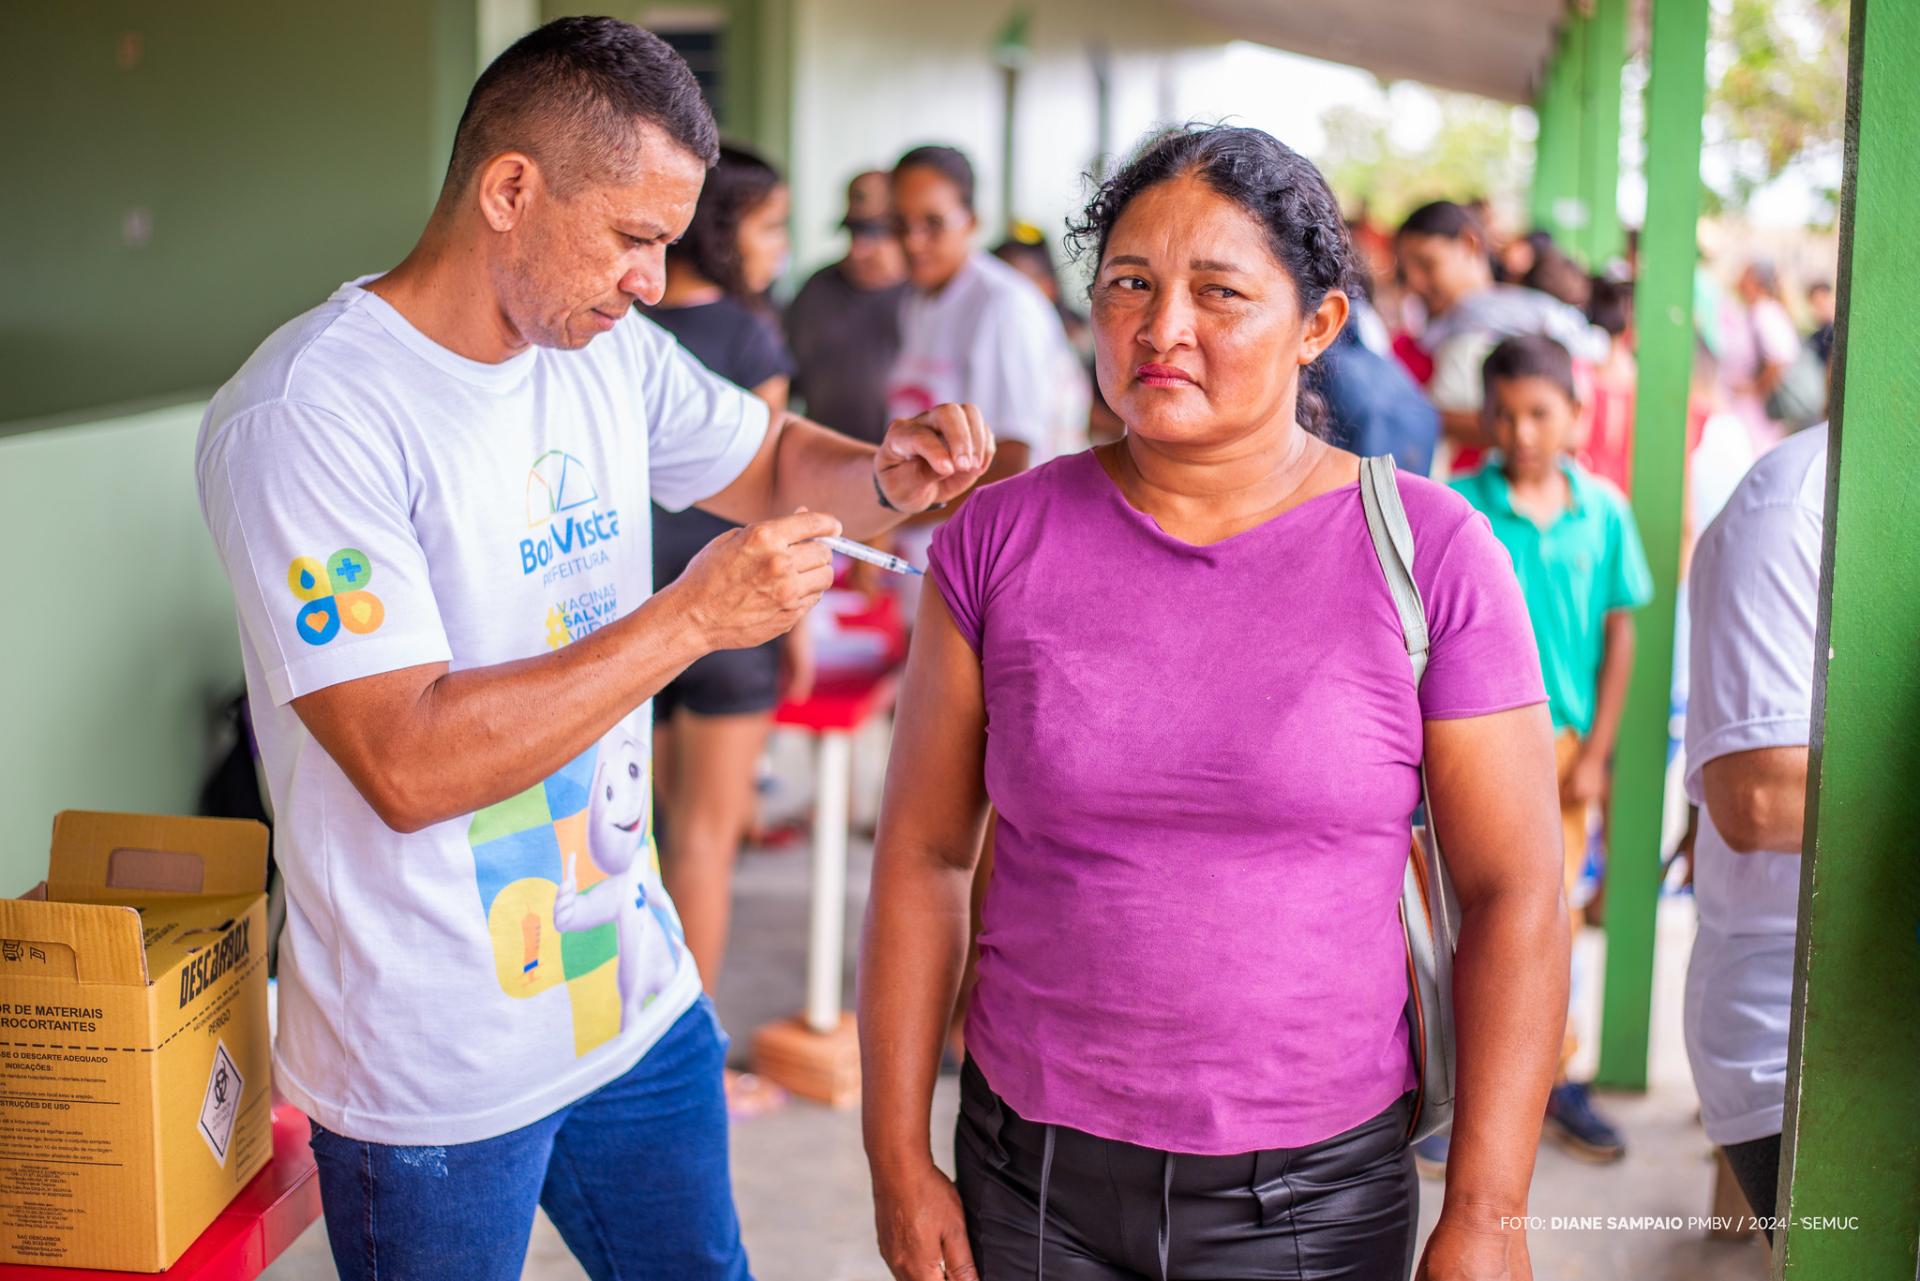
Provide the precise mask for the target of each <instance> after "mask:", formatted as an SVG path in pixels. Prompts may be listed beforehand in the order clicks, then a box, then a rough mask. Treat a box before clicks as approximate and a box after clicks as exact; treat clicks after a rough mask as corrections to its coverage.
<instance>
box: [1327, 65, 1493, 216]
mask: <svg viewBox="0 0 1920 1281" xmlns="http://www.w3.org/2000/svg"><path fill="white" fill-rule="evenodd" d="M1409 88H1411V87H1410V86H1409ZM1402 91H1403V92H1404V91H1405V90H1402ZM1432 97H1433V99H1434V104H1435V106H1436V107H1437V109H1438V112H1439V124H1438V127H1437V128H1436V129H1435V130H1434V132H1433V136H1432V137H1431V138H1423V139H1418V140H1417V145H1416V140H1409V139H1405V138H1402V137H1396V132H1404V131H1396V130H1395V129H1394V127H1393V119H1392V115H1391V110H1390V109H1391V105H1392V104H1391V101H1390V100H1389V102H1388V103H1387V104H1386V106H1387V109H1376V108H1374V107H1363V106H1354V105H1349V104H1342V105H1340V106H1335V107H1329V108H1328V109H1327V110H1326V111H1325V112H1324V113H1323V114H1322V115H1321V117H1320V124H1321V127H1322V128H1323V129H1324V130H1325V131H1326V137H1327V141H1326V147H1325V150H1324V151H1323V153H1322V154H1321V155H1320V156H1319V157H1318V159H1319V160H1320V162H1321V168H1322V170H1323V172H1325V173H1326V175H1327V180H1328V181H1329V182H1331V183H1332V184H1333V189H1334V191H1335V193H1337V194H1338V195H1339V197H1340V200H1341V203H1342V205H1343V206H1344V207H1345V208H1346V209H1347V211H1348V213H1349V214H1351V213H1353V212H1355V211H1357V210H1358V208H1359V207H1360V206H1361V205H1362V204H1363V203H1364V204H1365V205H1366V208H1367V211H1368V213H1369V215H1370V216H1371V217H1372V219H1373V220H1374V222H1375V223H1376V224H1378V225H1381V226H1397V225H1399V223H1400V220H1401V219H1402V218H1404V217H1405V216H1406V215H1407V214H1409V213H1411V212H1413V210H1415V209H1416V208H1418V207H1419V206H1421V205H1423V204H1425V203H1426V202H1427V201H1429V200H1461V201H1464V200H1468V199H1471V198H1472V197H1475V196H1486V197H1488V198H1489V199H1491V200H1493V201H1494V202H1495V203H1496V204H1502V205H1513V204H1516V203H1518V198H1519V196H1520V193H1521V192H1522V191H1524V189H1525V186H1526V182H1527V178H1528V173H1529V168H1530V166H1529V165H1528V163H1527V160H1526V157H1527V156H1528V155H1529V154H1530V151H1531V148H1530V147H1529V146H1528V145H1527V144H1526V143H1524V142H1523V141H1522V140H1521V139H1520V137H1519V134H1518V132H1517V130H1516V127H1515V110H1516V109H1515V108H1513V107H1510V106H1507V105H1506V104H1504V103H1499V102H1493V101H1491V100H1489V99H1486V98H1480V97H1475V96H1474V95H1472V94H1460V93H1440V92H1434V93H1433V95H1432Z"/></svg>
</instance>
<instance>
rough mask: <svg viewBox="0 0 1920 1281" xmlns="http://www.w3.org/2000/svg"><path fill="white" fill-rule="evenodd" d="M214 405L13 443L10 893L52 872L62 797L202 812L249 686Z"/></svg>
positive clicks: (0, 655)
mask: <svg viewBox="0 0 1920 1281" xmlns="http://www.w3.org/2000/svg"><path fill="white" fill-rule="evenodd" d="M204 408H205V406H204V404H203V403H202V402H198V401H196V402H193V403H190V404H182V405H173V406H168V407H165V408H160V409H154V410H150V411H146V412H138V413H125V414H120V415H116V416H111V417H104V416H103V417H102V418H100V419H98V420H95V421H92V422H86V423H75V424H71V425H62V426H57V427H48V428H45V429H42V430H34V431H27V432H23V433H21V434H19V435H15V436H10V437H7V438H6V439H4V440H0V546H4V547H6V548H8V549H9V559H10V560H12V562H13V564H14V570H13V573H12V575H11V578H10V587H11V589H10V590H9V592H8V593H7V600H6V603H5V604H4V605H0V707H4V708H5V711H6V736H5V740H4V742H5V747H4V756H0V764H3V765H4V768H0V894H8V895H11V894H17V893H19V892H20V891H21V890H24V889H26V888H27V887H28V886H30V885H32V884H33V882H34V881H36V880H38V879H39V878H41V877H42V876H44V875H46V870H47V838H48V835H49V833H50V832H51V830H52V828H53V816H54V813H55V812H56V811H58V810H62V809H105V810H145V811H157V812H160V813H168V814H191V813H192V812H193V807H194V802H195V799H196V798H197V796H198V793H199V785H200V780H201V777H202V775H203V773H204V771H205V768H206V763H207V759H206V751H207V743H208V728H209V726H210V724H211V723H212V718H213V713H214V712H215V710H216V709H217V708H218V707H219V706H220V705H221V704H222V703H223V702H224V701H225V700H226V699H227V698H229V697H231V696H232V695H233V694H234V693H236V692H237V691H238V690H239V688H240V684H241V673H240V638H239V631H238V628H237V626H236V624H235V622H234V615H233V596H232V593H231V592H229V591H228V589H227V582H226V578H225V577H224V576H223V575H222V574H221V571H220V563H219V561H218V560H217V559H215V557H214V554H213V544H212V542H211V541H210V540H209V538H208V537H207V531H206V528H205V527H204V526H203V525H202V523H201V520H200V502H199V497H198V491H197V489H196V487H195V485H194V478H193V441H194V436H195V434H196V433H197V432H198V430H199V426H200V414H201V412H202V410H203V409H204Z"/></svg>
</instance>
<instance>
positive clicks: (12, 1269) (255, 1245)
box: [0, 1103, 320, 1281]
mask: <svg viewBox="0 0 1920 1281" xmlns="http://www.w3.org/2000/svg"><path fill="white" fill-rule="evenodd" d="M308 1133H309V1130H308V1126H307V1118H306V1116H305V1114H303V1113H302V1112H301V1111H300V1110H299V1109H298V1108H295V1107H293V1106H292V1105H291V1104H287V1103H281V1104H278V1105H276V1106H275V1107H274V1109H273V1159H272V1160H271V1161H269V1162H267V1166H266V1168H265V1169H264V1170H262V1171H260V1173H258V1174H256V1175H254V1176H253V1181H252V1182H251V1183H249V1184H247V1186H246V1187H244V1188H242V1189H240V1195H239V1196H236V1197H235V1198H234V1199H233V1202H232V1204H230V1205H228V1206H227V1208H226V1209H224V1210H222V1211H221V1212H220V1217H219V1218H217V1219H215V1220H214V1221H213V1222H212V1223H211V1224H209V1225H208V1226H207V1230H206V1231H205V1232H202V1233H201V1234H200V1238H199V1239H198V1240H197V1241H195V1242H194V1243H193V1244H192V1245H190V1246H188V1247H187V1252H186V1253H185V1254H183V1255H181V1256H180V1261H179V1262H178V1263H176V1264H174V1265H173V1266H172V1267H171V1268H168V1269H167V1270H166V1271H165V1272H147V1273H142V1272H102V1271H98V1270H96V1269H93V1268H47V1267H39V1266H30V1265H27V1264H17V1263H15V1264H6V1263H0V1281H59V1279H61V1278H65V1279H67V1281H129V1278H133V1277H140V1276H154V1277H161V1278H165V1281H184V1279H186V1278H191V1281H251V1278H253V1277H257V1276H259V1275H260V1274H261V1273H262V1272H263V1271H265V1270H266V1267H267V1265H268V1264H269V1263H272V1262H273V1261H274V1260H275V1259H277V1258H279V1257H280V1253H281V1251H283V1250H285V1249H286V1248H287V1247H288V1246H289V1245H292V1244H293V1242H294V1239H295V1238H296V1237H298V1236H299V1235H300V1234H301V1233H302V1232H305V1231H306V1230H307V1228H308V1226H309V1225H310V1224H312V1222H313V1221H314V1220H315V1219H317V1218H319V1217H320V1181H319V1180H318V1179H316V1178H315V1177H314V1169H313V1152H312V1150H311V1149H309V1148H308V1147H307V1135H308Z"/></svg>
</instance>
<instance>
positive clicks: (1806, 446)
mask: <svg viewBox="0 0 1920 1281" xmlns="http://www.w3.org/2000/svg"><path fill="white" fill-rule="evenodd" d="M1826 476H1827V428H1826V426H1825V424H1822V425H1820V426H1818V427H1811V428H1808V429H1807V430H1806V431H1804V432H1801V433H1800V434H1799V435H1797V436H1793V437H1790V438H1788V439H1787V440H1786V441H1785V442H1784V443H1782V444H1781V445H1779V446H1778V447H1776V448H1775V449H1774V450H1773V451H1772V452H1771V453H1768V454H1767V455H1765V456H1764V457H1762V458H1761V459H1760V461H1759V462H1757V463H1755V464H1754V465H1753V468H1752V470H1750V471H1748V473H1747V475H1746V478H1745V479H1744V480H1742V481H1741V482H1740V486H1739V488H1737V489H1736V490H1734V493H1733V497H1732V498H1730V499H1729V500H1728V501H1727V505H1726V507H1725V508H1724V509H1723V510H1722V511H1721V513H1720V515H1719V516H1718V517H1716V518H1715V520H1714V522H1713V523H1712V524H1711V525H1709V526H1708V527H1707V530H1706V532H1705V533H1704V534H1702V535H1701V536H1700V543H1699V546H1698V547H1697V548H1696V549H1695V551H1694V555H1693V570H1692V574H1691V575H1690V584H1691V585H1690V589H1689V609H1690V611H1691V614H1692V618H1691V662H1690V664H1689V666H1690V669H1691V671H1690V676H1691V689H1690V690H1689V693H1688V697H1687V731H1686V747H1687V776H1686V787H1687V796H1688V798H1689V799H1690V800H1692V801H1693V803H1694V804H1696V805H1699V806H1700V807H1701V809H1700V830H1699V835H1698V838H1697V840H1696V841H1695V844H1694V874H1693V890H1694V899H1695V902H1696V903H1697V904H1698V906H1699V912H1700V930H1699V933H1698V935H1697V936H1696V937H1695V939H1694V944H1693V958H1692V960H1691V961H1690V962H1689V964H1688V967H1687V998H1686V1016H1685V1025H1686V1037H1687V1057H1688V1059H1689V1060H1690V1061H1691V1063H1692V1065H1693V1079H1694V1084H1695V1086H1696V1087H1697V1088H1698V1090H1699V1092H1700V1113H1701V1118H1702V1120H1703V1121H1704V1122H1705V1125H1706V1131H1707V1137H1708V1138H1710V1139H1712V1140H1713V1141H1714V1142H1715V1143H1721V1144H1726V1143H1744V1142H1747V1141H1749V1140H1752V1139H1758V1138H1764V1137H1766V1136H1768V1135H1770V1134H1778V1133H1779V1132H1780V1128H1781V1113H1782V1109H1783V1107H1784V1104H1785V1101H1786V1072H1787V1020H1788V1013H1789V1010H1790V1008H1791V1005H1792V1000H1793V943H1794V925H1795V922H1796V919H1797V917H1798V915H1799V902H1800V856H1799V855H1798V854H1793V853H1779V852H1767V851H1758V852H1755V853H1752V854H1736V853H1735V852H1734V851H1733V850H1732V849H1730V848H1729V847H1728V845H1727V842H1726V840H1725V838H1723V837H1722V836H1721V835H1720V833H1719V831H1718V829H1716V828H1715V827H1714V825H1713V816H1712V814H1710V813H1709V812H1708V811H1707V809H1706V805H1705V801H1704V799H1703V794H1702V790H1701V781H1700V775H1701V770H1702V768H1703V767H1704V766H1705V765H1706V764H1707V762H1709V761H1711V760H1713V759H1715V758H1716V757H1721V756H1727V755H1730V754H1732V753H1735V752H1750V751H1756V750H1758V749H1761V748H1768V747H1795V746H1804V745H1805V744H1806V743H1807V742H1808V740H1809V738H1810V737H1811V734H1810V729H1811V721H1812V715H1813V669H1814V621H1815V616H1816V614H1817V611H1818V608H1819V595H1820V535H1821V530H1822V527H1823V520H1824V516H1823V512H1824V506H1825V497H1826Z"/></svg>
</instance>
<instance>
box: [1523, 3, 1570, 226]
mask: <svg viewBox="0 0 1920 1281" xmlns="http://www.w3.org/2000/svg"><path fill="white" fill-rule="evenodd" d="M1578 22H1579V19H1578V18H1571V19H1569V24H1568V26H1567V27H1566V28H1565V29H1563V30H1562V31H1561V33H1560V37H1559V39H1558V40H1557V41H1556V42H1555V45H1554V52H1553V57H1552V59H1550V60H1549V61H1548V63H1547V74H1546V79H1545V80H1543V81H1542V82H1541V85H1540V93H1539V97H1538V99H1537V100H1536V101H1535V104H1534V115H1535V117H1536V118H1537V119H1538V121H1539V134H1538V136H1537V138H1536V140H1535V142H1534V161H1533V192H1532V199H1531V201H1530V202H1529V209H1530V212H1531V216H1532V219H1533V225H1534V226H1535V227H1537V228H1541V229H1543V230H1546V231H1550V232H1552V233H1553V235H1554V238H1555V239H1560V238H1562V237H1563V235H1564V233H1563V231H1562V229H1561V218H1562V216H1563V215H1564V213H1565V211H1566V208H1567V202H1568V201H1569V200H1571V199H1572V198H1573V190H1574V182H1575V180H1576V177H1577V175H1578V172H1579V164H1580V113H1579V103H1578V102H1577V101H1576V93H1575V90H1576V89H1577V87H1578V84H1579V72H1580V68H1579V64H1578V62H1577V61H1576V60H1575V59H1574V58H1573V57H1572V56H1571V55H1570V52H1569V51H1570V49H1571V45H1572V39H1573V36H1572V32H1573V30H1574V29H1575V27H1577V25H1578Z"/></svg>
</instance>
